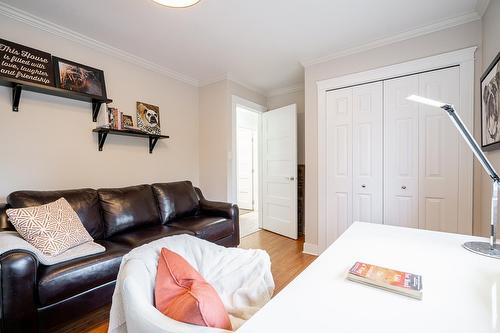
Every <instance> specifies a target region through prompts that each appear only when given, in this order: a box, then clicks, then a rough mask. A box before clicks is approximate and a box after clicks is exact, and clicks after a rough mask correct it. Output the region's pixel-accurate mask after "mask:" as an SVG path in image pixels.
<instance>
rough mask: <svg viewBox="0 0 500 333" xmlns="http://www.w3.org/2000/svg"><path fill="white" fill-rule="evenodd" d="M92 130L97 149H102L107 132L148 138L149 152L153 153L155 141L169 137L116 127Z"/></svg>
mask: <svg viewBox="0 0 500 333" xmlns="http://www.w3.org/2000/svg"><path fill="white" fill-rule="evenodd" d="M92 132H95V133H97V135H98V136H97V139H98V140H97V146H98V148H99V151H102V147H103V146H104V143H105V142H106V138H107V137H108V134H112V135H122V136H135V137H139V138H148V139H149V153H150V154H151V153H153V149H154V148H155V146H156V143H157V142H158V140H160V139H168V138H170V137H169V136H168V135H155V134H148V133H142V132H137V131H130V130H117V129H111V128H104V127H101V128H95V129H94V130H93V131H92Z"/></svg>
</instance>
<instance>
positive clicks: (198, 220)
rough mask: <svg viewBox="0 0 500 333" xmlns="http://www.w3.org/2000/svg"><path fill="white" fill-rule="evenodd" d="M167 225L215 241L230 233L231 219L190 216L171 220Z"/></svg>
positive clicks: (232, 227)
mask: <svg viewBox="0 0 500 333" xmlns="http://www.w3.org/2000/svg"><path fill="white" fill-rule="evenodd" d="M169 226H171V227H176V228H179V229H185V230H189V231H191V232H193V233H194V234H195V236H196V237H199V238H202V239H205V240H208V241H211V242H215V241H217V240H219V239H222V238H224V237H227V236H230V235H232V233H233V232H234V225H233V221H232V220H228V219H225V218H220V217H214V216H192V217H185V218H182V219H176V220H174V221H172V222H171V223H170V224H169Z"/></svg>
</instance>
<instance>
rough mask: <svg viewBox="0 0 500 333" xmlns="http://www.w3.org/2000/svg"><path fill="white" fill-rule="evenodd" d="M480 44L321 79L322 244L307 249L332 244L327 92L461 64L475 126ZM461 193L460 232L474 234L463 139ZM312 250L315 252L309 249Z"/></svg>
mask: <svg viewBox="0 0 500 333" xmlns="http://www.w3.org/2000/svg"><path fill="white" fill-rule="evenodd" d="M476 50H477V47H470V48H465V49H462V50H457V51H453V52H448V53H443V54H440V55H436V56H431V57H426V58H421V59H417V60H412V61H408V62H405V63H401V64H397V65H391V66H386V67H382V68H377V69H373V70H369V71H365V72H360V73H355V74H349V75H345V76H340V77H336V78H332V79H328V80H323V81H318V82H317V83H316V84H317V93H318V170H317V172H318V193H317V195H318V229H317V234H318V244H309V243H306V244H304V248H305V249H315V248H316V249H317V251H315V252H317V253H316V254H319V253H321V252H323V251H324V250H325V249H326V248H327V246H328V244H327V239H326V224H327V221H326V216H327V214H326V209H327V194H326V193H327V191H326V177H327V170H326V134H327V128H326V121H325V120H326V95H327V92H328V91H330V90H334V89H340V88H346V87H349V86H355V85H360V84H365V83H371V82H375V81H383V80H387V79H392V78H396V77H400V76H405V75H412V74H418V73H422V72H426V71H432V70H437V69H443V68H446V67H452V66H459V71H460V105H461V106H462V109H461V110H460V114H461V118H462V120H463V121H464V122H465V124H466V125H467V126H468V127H469V128H473V117H474V54H475V52H476ZM459 176H460V184H459V188H460V192H459V202H460V205H459V212H458V216H459V223H458V225H459V228H458V231H459V233H462V234H469V235H470V234H472V219H473V216H472V215H473V211H472V200H473V158H472V153H471V152H470V150H469V149H468V147H467V144H466V143H465V141H463V140H462V141H461V142H460V166H459ZM308 252H311V251H308Z"/></svg>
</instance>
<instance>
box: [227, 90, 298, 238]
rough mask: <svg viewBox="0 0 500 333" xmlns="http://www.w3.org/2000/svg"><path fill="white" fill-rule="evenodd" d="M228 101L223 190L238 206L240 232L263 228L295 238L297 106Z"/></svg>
mask: <svg viewBox="0 0 500 333" xmlns="http://www.w3.org/2000/svg"><path fill="white" fill-rule="evenodd" d="M232 101H233V103H232V104H233V108H232V109H233V113H232V153H230V154H229V156H230V158H229V160H230V162H229V164H230V165H229V170H231V172H229V173H228V193H229V199H230V201H232V202H236V203H237V204H238V206H239V207H240V237H244V236H246V235H249V234H251V233H254V232H256V231H258V230H260V229H265V230H268V231H272V232H274V233H276V234H280V235H283V236H286V237H289V238H292V239H297V237H298V226H297V106H296V105H295V104H292V105H288V106H285V107H282V108H279V109H274V110H269V111H267V110H266V108H265V107H263V106H260V105H258V104H255V103H252V102H250V101H247V100H245V99H242V98H240V97H237V96H233V97H232Z"/></svg>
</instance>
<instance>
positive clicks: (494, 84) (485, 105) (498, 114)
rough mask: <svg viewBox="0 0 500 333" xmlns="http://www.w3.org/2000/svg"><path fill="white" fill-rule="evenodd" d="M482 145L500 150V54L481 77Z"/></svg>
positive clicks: (488, 148) (486, 148)
mask: <svg viewBox="0 0 500 333" xmlns="http://www.w3.org/2000/svg"><path fill="white" fill-rule="evenodd" d="M481 143H482V147H483V149H484V150H493V149H499V148H500V52H499V53H498V55H497V56H496V57H495V60H493V62H492V63H491V65H490V66H489V67H488V69H487V70H486V72H485V73H484V74H483V76H482V77H481Z"/></svg>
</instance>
